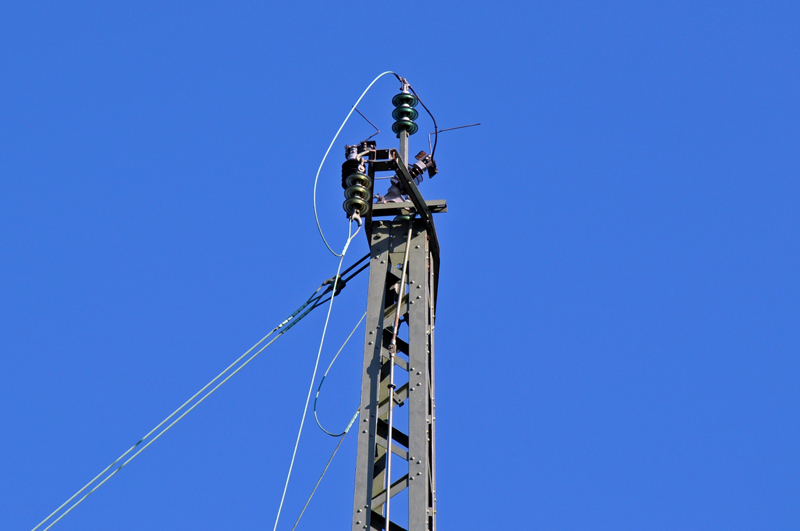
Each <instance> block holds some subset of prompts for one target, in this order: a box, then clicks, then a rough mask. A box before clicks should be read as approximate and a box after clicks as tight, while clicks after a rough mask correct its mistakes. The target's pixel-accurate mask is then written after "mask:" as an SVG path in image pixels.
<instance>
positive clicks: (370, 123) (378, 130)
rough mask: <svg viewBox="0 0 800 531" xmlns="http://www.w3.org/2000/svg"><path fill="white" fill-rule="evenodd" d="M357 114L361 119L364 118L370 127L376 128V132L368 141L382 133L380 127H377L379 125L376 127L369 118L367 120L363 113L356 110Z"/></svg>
mask: <svg viewBox="0 0 800 531" xmlns="http://www.w3.org/2000/svg"><path fill="white" fill-rule="evenodd" d="M356 112H357V113H358V114H360V115H361V117H362V118H363V119H365V120H366V121H367V123H368V124H369V125H371V126H372V127H374V128H375V132H374V133H372V134H371V135H370V136H368V137H367V140H369V139H371V138H372V137H373V136H375V135H377V134H378V133H380V132H381V130H380V129H378V126H377V125H375V124H374V123H372V122H370V121H369V118H367V117H366V116H364V113H362V112H361V111H359V110H358V109H356ZM367 140H364V142H366V141H367Z"/></svg>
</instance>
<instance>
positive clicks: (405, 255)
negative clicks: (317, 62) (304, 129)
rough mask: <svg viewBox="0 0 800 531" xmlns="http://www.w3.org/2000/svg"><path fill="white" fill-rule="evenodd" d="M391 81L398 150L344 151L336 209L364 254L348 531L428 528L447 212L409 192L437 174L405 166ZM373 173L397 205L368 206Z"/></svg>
mask: <svg viewBox="0 0 800 531" xmlns="http://www.w3.org/2000/svg"><path fill="white" fill-rule="evenodd" d="M401 83H402V86H401V92H400V94H398V95H396V96H395V97H394V98H393V99H392V103H393V104H394V105H395V111H394V112H393V113H392V116H393V117H394V118H395V120H397V121H396V122H395V124H394V125H393V127H392V130H393V131H394V132H395V133H396V134H397V137H398V138H399V140H400V149H399V150H395V149H383V150H380V149H377V148H376V145H375V142H369V141H366V142H362V143H361V144H359V145H357V146H347V148H346V156H347V158H348V160H347V161H346V162H345V163H344V164H343V165H342V185H343V187H344V188H345V190H346V191H345V196H346V197H347V200H346V201H345V204H344V207H345V210H346V211H347V212H348V214H349V215H352V214H353V212H357V213H358V214H359V215H360V216H362V217H363V218H365V219H364V223H365V224H366V226H365V229H366V230H365V232H366V234H367V238H368V241H369V246H370V268H369V270H370V275H369V293H368V296H367V297H368V300H367V318H366V334H365V339H364V364H363V373H362V385H361V416H360V419H359V421H358V455H357V463H356V481H355V495H354V502H353V515H352V530H353V531H364V530H369V531H371V530H378V531H380V530H386V531H435V529H436V451H435V441H436V430H435V425H436V402H435V386H434V382H435V378H434V340H433V338H434V329H435V318H436V313H435V308H436V305H435V301H436V292H437V285H438V282H437V275H438V271H439V243H438V239H437V236H436V228H435V226H434V222H433V214H434V213H443V212H446V211H447V205H446V203H445V201H441V200H440V201H428V202H426V201H425V200H424V199H423V198H422V195H421V194H420V192H419V189H418V188H417V186H416V185H417V183H419V182H420V181H421V180H422V174H423V173H424V172H426V171H427V172H428V175H429V177H432V176H433V175H435V174H436V172H437V169H436V163H435V162H434V161H433V158H432V156H431V155H427V154H426V153H424V152H420V154H419V155H417V157H416V158H417V161H416V162H415V164H413V165H409V164H408V137H409V135H412V134H414V133H415V132H416V131H417V124H415V123H414V122H413V120H414V119H416V118H417V111H416V110H415V109H414V106H415V105H416V104H417V101H418V99H417V97H416V95H415V94H413V93H410V92H409V90H408V89H409V88H410V87H409V86H408V84H407V82H406V81H405V80H404V79H402V78H401ZM365 156H366V158H364V157H365ZM376 172H378V173H380V172H390V173H393V176H392V186H393V188H394V190H395V192H397V193H395V196H396V197H395V198H394V199H395V201H399V202H388V203H383V204H380V203H376V204H373V203H372V196H373V193H374V184H373V183H374V182H375V174H376ZM367 185H368V186H367ZM360 188H368V194H367V193H365V192H366V190H360ZM391 194H392V189H390V194H389V195H391ZM389 195H387V198H389ZM406 520H407V523H406V522H405V521H406Z"/></svg>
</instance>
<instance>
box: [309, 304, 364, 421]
mask: <svg viewBox="0 0 800 531" xmlns="http://www.w3.org/2000/svg"><path fill="white" fill-rule="evenodd" d="M366 316H367V312H364V315H362V316H361V319H359V320H358V323H356V326H355V327H354V328H353V330H352V331H351V332H350V335H349V336H347V339H345V340H344V343H342V346H341V347H340V348H339V352H337V353H336V355H335V356H334V357H333V359H332V360H331V363H330V365H328V368H327V369H325V374H323V375H322V379H321V380H320V381H319V387H317V394H316V395H315V396H314V420H316V421H317V426H319V429H321V430H322V431H324V432H325V433H327V434H328V435H330V436H331V437H344V436H345V435H346V434H347V429H350V425H348V426H347V429H346V430H345V431H343V432H342V433H331V432H329V431H328V430H326V429H325V428H323V427H322V424H320V422H319V417H318V416H317V401H318V400H319V392H320V391H321V390H322V384H323V383H324V382H325V378H326V377H327V376H328V373H329V372H330V370H331V367H333V364H334V363H336V358H338V357H339V354H341V352H342V350H344V347H345V345H347V342H348V341H350V338H351V337H353V334H355V332H356V330H358V327H359V326H361V322H362V321H363V320H364V318H365V317H366Z"/></svg>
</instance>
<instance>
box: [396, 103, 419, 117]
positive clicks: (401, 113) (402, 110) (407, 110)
mask: <svg viewBox="0 0 800 531" xmlns="http://www.w3.org/2000/svg"><path fill="white" fill-rule="evenodd" d="M418 116H419V113H418V112H417V110H416V109H414V108H413V107H408V106H403V107H398V108H396V109H395V110H393V111H392V118H394V119H395V120H402V119H404V118H408V119H409V120H416V119H417V117H418Z"/></svg>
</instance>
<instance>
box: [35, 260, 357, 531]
mask: <svg viewBox="0 0 800 531" xmlns="http://www.w3.org/2000/svg"><path fill="white" fill-rule="evenodd" d="M361 261H363V258H362V259H361V260H359V261H358V262H356V264H353V265H352V266H350V267H349V268H348V269H347V271H349V270H351V269H352V268H353V267H355V266H356V265H357V264H359V263H360V262H361ZM359 272H360V271H358V272H356V273H354V274H353V275H352V276H351V277H350V278H353V277H354V276H355V275H357V274H358V273H359ZM322 286H324V284H323V285H321V286H320V287H319V288H317V289H316V291H315V292H314V293H312V294H311V296H310V297H309V298H308V300H307V301H306V302H305V303H303V304H302V305H301V306H300V307H299V308H298V309H297V310H295V311H294V313H292V314H291V315H290V316H289V317H287V318H286V319H284V320H283V321H282V322H281V323H280V324H279V325H278V326H276V327H275V328H273V329H272V330H271V331H270V332H269V333H268V334H267V335H266V336H264V337H263V338H261V340H259V341H258V342H257V343H256V344H255V345H253V346H252V347H250V348H249V349H248V350H247V351H246V352H245V353H244V354H242V355H241V356H239V357H238V358H237V359H236V360H235V361H234V362H233V363H231V364H230V365H228V366H227V367H226V368H225V369H224V370H223V371H222V372H220V373H219V374H218V375H217V376H215V377H214V378H213V379H212V380H211V381H210V382H208V383H207V384H206V385H204V386H203V387H202V388H201V389H200V390H199V391H197V392H196V393H195V394H194V395H192V396H191V398H189V399H188V400H186V401H185V402H184V403H183V404H181V406H180V407H178V408H177V409H176V410H175V411H173V412H172V413H170V414H169V415H168V416H167V417H166V418H165V419H164V420H162V421H161V422H159V423H158V425H156V427H155V428H153V429H152V430H150V431H149V432H148V433H147V434H146V435H145V436H144V437H142V438H141V439H139V441H138V442H137V443H136V444H134V445H133V446H131V447H130V448H129V449H128V450H127V451H126V452H125V453H123V454H122V455H120V456H119V457H118V458H117V459H115V460H114V461H113V462H112V463H111V464H110V465H108V466H107V467H106V468H104V469H103V470H102V471H101V472H100V473H99V474H97V475H96V476H95V477H94V478H92V480H91V481H89V482H88V483H87V484H86V485H84V486H83V487H81V488H80V489H79V490H78V491H77V492H76V493H75V494H73V495H72V496H71V497H70V498H69V499H67V501H65V502H64V503H62V504H61V505H60V506H59V507H58V508H57V509H56V510H55V511H53V512H52V513H50V514H49V515H47V517H46V518H45V519H44V520H42V521H41V522H39V524H38V525H37V526H36V527H34V528H33V529H32V530H31V531H36V530H37V529H38V528H40V527H41V526H42V525H44V524H45V522H47V521H48V520H50V519H51V518H52V517H53V516H54V515H56V514H57V513H58V512H59V511H60V510H61V509H63V508H64V507H65V506H66V505H68V504H69V502H71V501H72V500H74V499H75V498H76V497H77V496H79V495H80V494H81V493H82V492H83V491H85V490H86V489H87V488H88V487H89V486H90V485H92V484H93V483H94V482H95V481H97V480H98V479H99V478H100V477H102V475H103V474H105V473H106V472H107V471H108V470H110V469H111V468H112V467H113V466H114V465H116V464H117V463H119V462H120V461H121V460H122V459H123V458H124V457H125V456H126V455H128V454H129V453H131V452H132V451H133V450H134V449H135V448H137V447H138V446H139V445H140V444H142V443H143V442H144V441H145V440H146V439H147V438H148V437H150V435H152V434H153V433H155V432H156V431H157V430H158V429H159V428H160V427H161V426H163V425H164V424H165V423H166V422H167V421H169V420H170V419H171V418H172V417H174V416H175V415H176V414H178V412H180V411H181V410H182V409H183V408H184V407H186V406H187V405H188V404H189V403H191V402H192V400H194V399H195V398H197V397H198V396H199V395H200V394H201V393H202V392H203V391H205V390H206V389H208V388H209V386H211V385H212V384H213V383H214V382H216V381H217V380H219V379H220V378H221V377H222V376H223V375H224V374H225V373H227V372H228V371H229V370H230V369H231V368H233V367H234V366H236V364H237V363H239V362H240V361H241V360H242V359H244V357H245V356H247V355H248V354H249V353H250V352H252V351H253V350H254V349H255V348H257V347H258V346H259V345H260V344H261V343H263V342H264V341H266V340H267V338H269V337H270V336H271V335H272V334H274V333H275V332H276V331H278V330H281V328H283V327H284V326H286V328H283V330H281V332H280V334H278V335H277V336H276V337H274V338H273V339H272V340H271V341H270V342H269V343H267V344H266V345H265V346H264V347H263V348H261V349H260V350H259V351H258V352H256V353H255V354H253V356H251V357H250V358H249V359H248V360H247V361H245V362H244V363H243V364H242V365H241V366H240V367H239V368H237V369H236V370H235V371H234V372H233V373H231V374H230V375H228V377H227V378H225V379H224V380H223V381H222V382H220V383H219V384H218V385H217V386H216V387H214V388H213V389H212V390H211V391H209V392H208V393H207V394H206V395H205V396H203V397H202V398H201V399H200V400H199V401H197V403H195V404H194V405H193V406H192V407H191V408H190V409H188V410H187V411H185V412H184V413H183V414H182V415H181V416H180V417H178V418H177V419H176V420H175V421H174V422H172V423H171V424H170V425H169V426H167V427H166V428H165V429H164V430H162V431H161V432H160V433H159V434H158V435H157V436H156V437H155V438H153V440H151V441H150V442H148V443H147V444H146V445H145V446H144V447H142V448H141V449H140V450H139V451H138V452H136V453H135V454H134V455H133V456H131V457H130V458H129V459H128V460H127V461H125V462H124V463H123V464H122V465H120V466H119V467H118V468H117V469H116V470H115V471H114V472H112V473H111V474H109V475H108V476H107V477H106V478H105V479H104V480H103V481H102V482H100V483H99V484H98V485H95V487H94V488H92V489H91V490H90V491H89V492H88V493H86V494H85V495H84V496H83V497H82V498H80V499H79V500H78V501H77V502H75V503H74V504H73V505H72V506H71V507H69V509H67V510H66V511H65V512H64V513H62V514H61V515H60V516H59V517H58V518H57V519H56V520H55V521H53V522H51V523H50V525H48V526H47V527H46V528H45V529H44V530H43V531H46V530H47V529H50V528H51V527H52V526H53V525H54V524H55V523H56V522H58V521H59V520H61V519H62V518H63V517H64V516H66V515H67V514H68V513H69V512H70V511H72V510H73V509H74V508H75V507H77V506H78V505H80V503H81V502H83V500H85V499H86V498H87V497H88V496H89V495H90V494H92V493H93V492H94V491H96V490H97V489H98V488H99V487H100V486H101V485H102V484H103V483H105V482H106V481H108V480H109V479H110V478H111V477H112V476H114V475H115V474H116V473H117V472H119V471H120V470H122V468H123V467H124V466H125V465H127V464H128V463H129V462H130V461H131V460H133V459H134V458H135V457H136V456H137V455H139V454H140V453H141V452H142V451H143V450H144V449H145V448H147V447H148V446H150V445H151V444H152V443H153V442H155V441H156V440H157V439H158V438H159V437H161V435H163V434H164V433H166V432H167V431H168V430H169V429H170V428H171V427H172V426H174V425H175V423H177V422H178V421H179V420H181V419H182V418H183V417H184V416H185V415H186V414H187V413H188V412H189V411H191V410H192V409H194V408H195V407H197V406H198V405H199V404H200V403H201V402H203V401H204V400H205V399H206V398H208V397H209V396H210V395H211V394H212V393H213V392H214V391H216V390H217V389H218V388H219V387H220V386H221V385H222V384H224V383H225V382H227V381H228V380H229V379H230V377H231V376H233V375H234V374H236V373H237V372H239V371H240V370H241V369H242V368H243V367H244V366H245V365H247V364H248V363H250V361H252V360H253V359H254V358H255V357H256V356H258V355H259V354H260V353H261V352H263V351H264V349H266V348H267V347H268V346H270V345H271V344H272V343H273V342H274V341H275V340H277V339H278V338H279V337H280V336H282V335H283V334H285V333H286V332H288V331H289V330H290V329H291V328H292V327H293V326H294V325H295V324H297V323H298V322H300V320H302V319H303V318H304V317H305V316H306V315H308V313H310V312H311V311H312V310H313V309H315V308H316V307H317V305H318V304H317V302H318V301H319V299H321V298H322V297H323V296H324V294H325V293H326V292H327V291H328V290H326V291H324V292H323V293H322V294H320V295H319V296H316V297H315V295H316V294H317V293H318V292H319V290H320V289H322ZM312 301H313V303H314V304H312ZM309 305H311V307H310V308H309ZM306 308H308V309H306ZM304 309H306V310H305V311H304V312H303V313H302V314H301V315H300V316H299V317H297V315H298V314H300V312H302V311H303V310H304ZM295 317H297V318H296V319H295ZM293 319H294V320H293ZM287 324H288V326H287Z"/></svg>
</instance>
